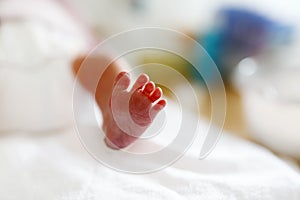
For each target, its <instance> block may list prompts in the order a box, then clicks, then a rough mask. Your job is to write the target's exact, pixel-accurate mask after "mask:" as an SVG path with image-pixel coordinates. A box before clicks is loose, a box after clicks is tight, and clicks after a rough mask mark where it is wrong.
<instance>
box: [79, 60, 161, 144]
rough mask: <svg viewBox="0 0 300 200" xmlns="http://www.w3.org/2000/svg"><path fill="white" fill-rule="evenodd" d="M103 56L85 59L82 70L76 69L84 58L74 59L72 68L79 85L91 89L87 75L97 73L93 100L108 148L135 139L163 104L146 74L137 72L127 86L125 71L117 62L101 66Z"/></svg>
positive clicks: (128, 76)
mask: <svg viewBox="0 0 300 200" xmlns="http://www.w3.org/2000/svg"><path fill="white" fill-rule="evenodd" d="M107 59H108V57H107V56H97V57H95V58H89V59H88V60H85V64H84V66H85V67H88V70H84V73H82V72H80V73H78V72H79V69H80V66H81V64H82V62H83V61H84V57H81V58H77V59H76V60H75V62H74V64H73V69H74V72H75V74H76V75H77V77H78V79H79V80H80V82H81V83H82V85H83V86H84V87H85V88H86V89H87V90H90V91H91V90H92V88H91V84H92V83H91V82H90V80H91V76H98V77H99V75H100V74H101V75H102V76H101V79H100V81H99V83H98V86H97V89H96V94H95V98H96V102H97V104H98V106H99V108H100V110H101V112H102V116H103V125H102V129H103V131H104V133H105V135H106V137H105V139H104V140H105V143H106V145H107V146H108V147H110V148H112V149H121V148H125V147H127V146H128V145H130V144H131V143H133V142H134V141H135V140H137V139H138V138H139V137H140V136H141V135H142V134H143V133H144V132H145V130H146V129H147V128H148V127H149V126H150V125H151V123H152V122H153V120H154V118H155V116H156V115H157V114H158V113H159V112H160V111H161V110H162V109H163V108H164V107H165V106H166V100H165V99H162V98H161V97H162V95H163V93H162V90H161V88H159V87H156V86H155V84H154V83H153V82H152V81H149V77H148V76H147V75H146V74H141V75H140V76H139V77H138V78H137V80H136V81H135V82H134V84H133V86H132V87H131V88H129V85H130V82H131V81H132V80H131V78H130V75H129V73H127V72H125V71H124V70H123V68H122V63H121V62H119V61H116V62H113V63H111V64H110V65H109V67H107V68H106V69H105V66H103V65H104V63H106V61H107Z"/></svg>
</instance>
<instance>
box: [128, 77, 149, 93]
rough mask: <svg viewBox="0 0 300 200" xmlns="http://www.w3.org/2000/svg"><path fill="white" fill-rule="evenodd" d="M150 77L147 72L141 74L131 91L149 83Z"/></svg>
mask: <svg viewBox="0 0 300 200" xmlns="http://www.w3.org/2000/svg"><path fill="white" fill-rule="evenodd" d="M148 81H149V77H148V76H147V75H146V74H141V75H140V76H139V77H138V79H137V80H136V81H135V83H134V84H133V86H132V89H131V92H135V91H136V90H137V89H139V88H142V87H144V85H145V84H146V83H148Z"/></svg>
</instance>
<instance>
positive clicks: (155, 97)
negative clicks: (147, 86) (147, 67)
mask: <svg viewBox="0 0 300 200" xmlns="http://www.w3.org/2000/svg"><path fill="white" fill-rule="evenodd" d="M161 96H162V90H161V89H160V88H159V87H158V88H156V89H155V90H154V91H153V92H152V94H151V95H150V96H149V99H150V100H151V101H152V102H154V101H156V100H158V99H159V98H160V97H161Z"/></svg>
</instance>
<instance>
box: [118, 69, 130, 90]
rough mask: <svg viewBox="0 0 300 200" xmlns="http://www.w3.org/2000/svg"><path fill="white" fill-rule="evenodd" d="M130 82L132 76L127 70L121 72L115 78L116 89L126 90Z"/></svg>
mask: <svg viewBox="0 0 300 200" xmlns="http://www.w3.org/2000/svg"><path fill="white" fill-rule="evenodd" d="M129 84H130V77H129V74H128V73H127V72H121V73H119V74H118V76H117V77H116V79H115V89H117V90H126V89H127V88H128V87H129Z"/></svg>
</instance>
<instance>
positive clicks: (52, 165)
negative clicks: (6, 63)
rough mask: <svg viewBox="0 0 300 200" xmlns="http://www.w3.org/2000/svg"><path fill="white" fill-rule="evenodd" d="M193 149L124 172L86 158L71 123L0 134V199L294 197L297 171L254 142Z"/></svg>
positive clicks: (299, 193) (227, 140)
mask: <svg viewBox="0 0 300 200" xmlns="http://www.w3.org/2000/svg"><path fill="white" fill-rule="evenodd" d="M204 125H205V124H202V126H204ZM100 142H102V141H101V140H99V143H100ZM103 150H104V151H105V149H103ZM197 154H198V152H192V151H191V152H189V153H188V155H186V156H184V157H183V158H181V159H180V160H179V161H178V162H177V163H176V164H175V165H173V166H170V167H169V168H166V169H164V170H162V171H160V172H157V173H154V174H145V175H130V174H122V173H119V172H116V171H113V170H111V169H108V168H106V167H104V166H102V165H100V164H99V163H97V162H96V161H95V160H93V158H92V157H91V156H90V155H89V154H88V153H87V152H86V151H85V150H84V148H83V147H82V145H81V144H80V142H79V140H78V137H77V135H76V133H75V132H74V131H72V130H68V131H64V132H60V133H52V134H49V135H43V136H40V137H39V136H36V135H35V136H33V135H31V134H30V133H27V134H25V133H21V132H18V133H11V134H10V135H6V136H5V135H2V136H1V137H0V157H1V165H0V177H1V179H0V188H1V192H0V199H9V200H19V199H23V200H32V199H45V200H47V199H49V200H50V199H58V200H71V199H72V200H79V199H82V200H86V199H118V200H120V199H141V200H142V199H197V200H198V199H205V200H209V199H213V200H216V199H226V200H227V199H239V200H244V199H245V200H246V199H255V200H276V199H278V200H281V199H289V200H298V199H299V198H300V176H299V174H298V173H296V172H295V171H293V170H292V169H291V168H290V167H288V166H287V165H286V164H285V163H284V162H283V161H281V160H279V159H278V158H277V157H275V156H274V155H272V154H271V153H270V152H269V151H267V150H265V149H263V148H261V147H258V146H256V145H254V144H251V143H248V142H245V141H242V140H240V139H237V138H234V137H232V136H229V135H227V134H224V135H223V137H222V138H221V140H220V141H219V143H218V145H217V147H216V149H215V150H214V151H213V152H212V154H211V155H210V156H209V157H208V158H206V159H205V160H198V159H197V156H196V155H197Z"/></svg>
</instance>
